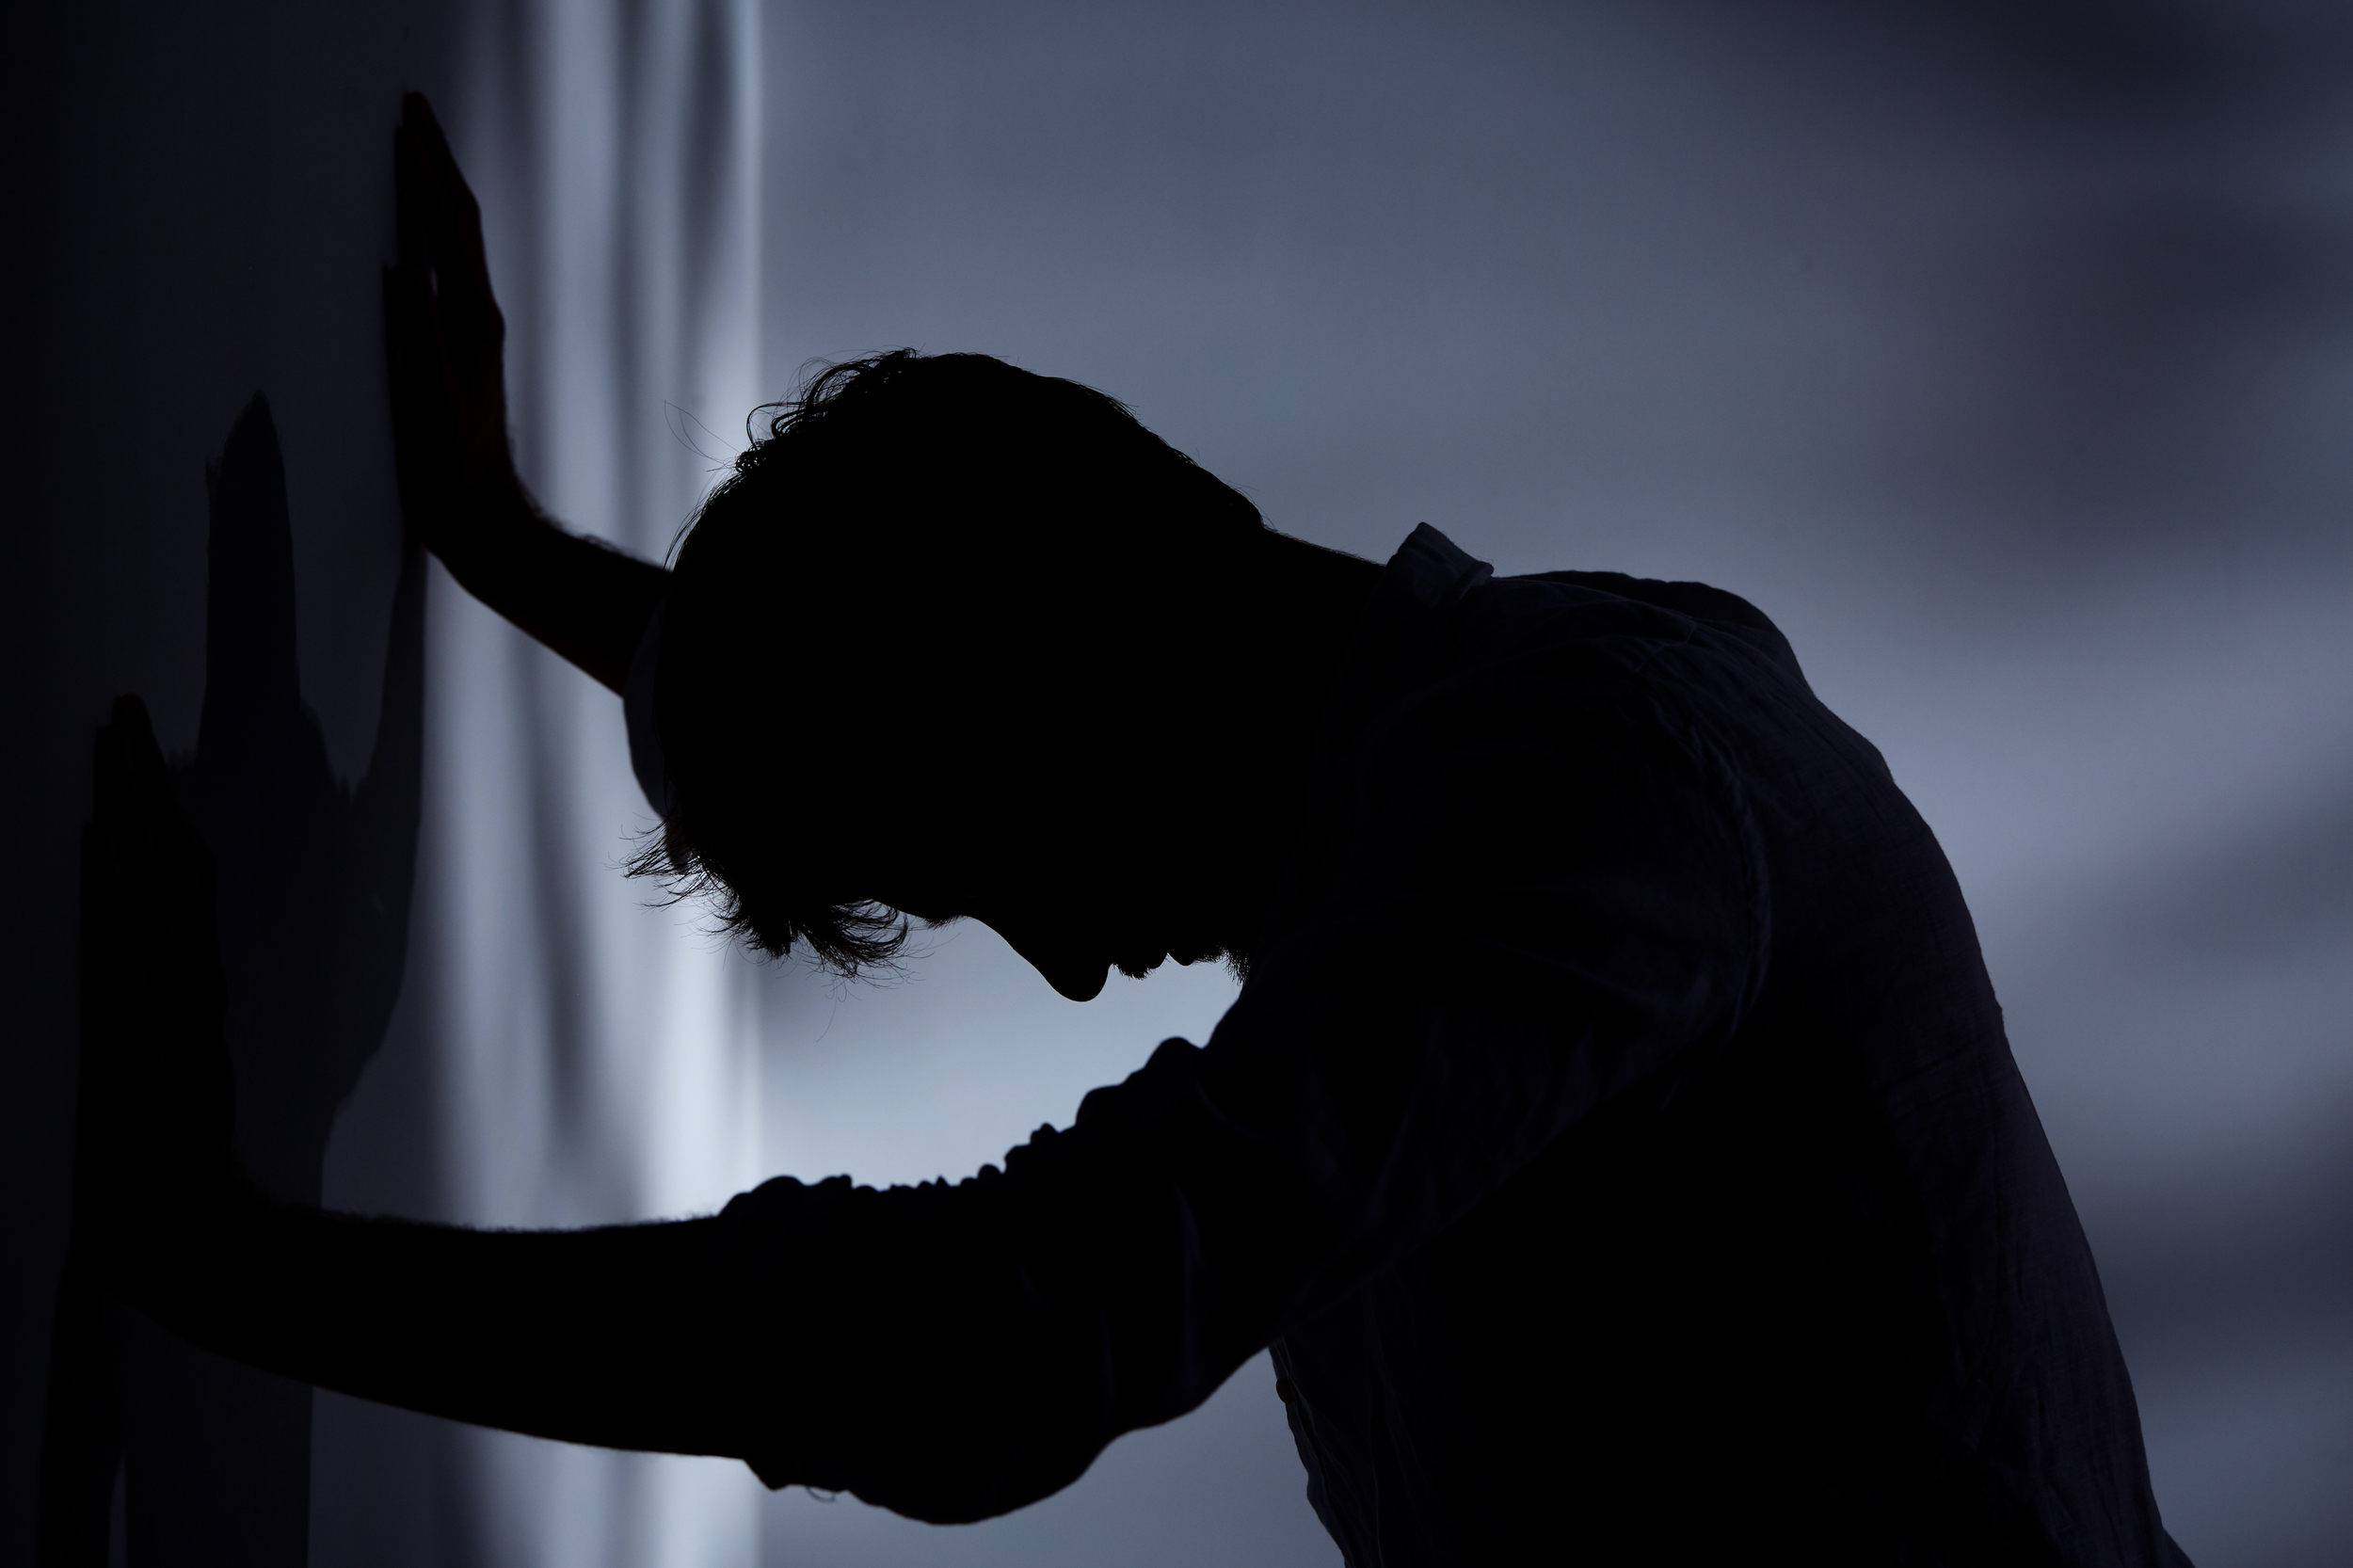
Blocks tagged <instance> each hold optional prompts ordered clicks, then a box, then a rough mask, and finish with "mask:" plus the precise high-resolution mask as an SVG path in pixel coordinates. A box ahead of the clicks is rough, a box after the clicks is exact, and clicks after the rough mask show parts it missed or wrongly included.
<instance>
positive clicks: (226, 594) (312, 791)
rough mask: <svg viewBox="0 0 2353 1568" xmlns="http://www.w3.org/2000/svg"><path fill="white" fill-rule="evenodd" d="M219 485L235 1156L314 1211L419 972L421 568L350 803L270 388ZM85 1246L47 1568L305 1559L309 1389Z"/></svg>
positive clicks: (219, 821) (222, 789) (60, 1319)
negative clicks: (317, 707)
mask: <svg viewBox="0 0 2353 1568" xmlns="http://www.w3.org/2000/svg"><path fill="white" fill-rule="evenodd" d="M207 478H208V480H209V488H210V490H211V497H212V535H211V546H210V551H209V557H208V563H207V584H206V599H205V640H204V707H203V716H202V718H201V720H200V725H199V728H198V731H197V748H196V755H195V757H194V758H193V759H192V760H184V761H183V762H181V763H180V764H179V765H177V766H176V767H175V769H174V776H175V778H176V780H177V782H178V784H179V786H180V792H181V798H182V800H183V802H184V804H185V806H186V807H187V809H188V813H189V815H190V817H191V818H192V819H193V821H194V822H195V824H196V826H197V829H198V831H199V832H200V833H201V834H202V835H203V837H204V840H205V841H206V842H207V843H208V844H210V845H211V847H212V850H213V854H214V856H215V858H216V860H217V861H218V863H219V871H220V883H219V887H220V905H219V907H220V936H221V957H222V962H223V965H224V968H225V969H226V971H227V976H228V982H229V998H230V1002H229V1009H230V1010H229V1020H228V1032H229V1043H230V1049H231V1054H232V1059H233V1060H234V1062H235V1064H236V1074H237V1120H236V1145H237V1154H238V1157H239V1158H240V1159H241V1160H243V1161H244V1164H245V1168H246V1170H247V1171H248V1173H249V1174H250V1175H251V1176H252V1177H253V1179H254V1180H255V1181H256V1182H258V1183H259V1184H260V1185H261V1186H262V1187H263V1188H264V1190H265V1191H267V1192H270V1193H272V1194H274V1195H275V1196H277V1197H280V1198H282V1199H285V1200H288V1201H290V1202H296V1203H305V1204H316V1203H317V1202H318V1201H319V1189H320V1180H321V1173H322V1169H323V1165H324V1160H325V1155H326V1149H327V1139H328V1132H329V1131H330V1130H331V1129H332V1128H333V1125H334V1120H335V1113H336V1112H337V1110H338V1109H339V1108H340V1107H341V1106H342V1104H343V1102H344V1099H345V1098H346V1097H347V1096H349V1095H350V1093H351V1091H352V1089H353V1087H354V1086H355V1085H356V1084H357V1083H358V1081H359V1079H360V1071H361V1069H362V1068H364V1067H365V1066H366V1064H367V1063H368V1060H369V1058H370V1057H372V1056H373V1055H374V1054H375V1053H376V1048H377V1047H378V1046H379V1045H380V1044H381V1043H382V1042H383V1038H384V1032H385V1027H386V1025H387V1024H388V1022H389V1021H390V1019H391V1017H392V1004H393V1002H394V1000H396V999H397V997H398V995H399V991H400V982H401V971H402V968H403V965H404V963H405V961H406V958H407V952H408V900H409V892H410V888H411V887H412V885H413V882H414V878H415V868H416V842H417V819H418V810H419V800H420V784H421V781H422V779H421V774H422V761H423V743H424V557H423V555H422V554H421V552H418V551H417V550H416V549H415V548H414V547H411V548H410V549H409V550H408V552H406V554H405V555H404V557H403V559H402V564H401V573H400V581H399V585H398V587H397V588H396V589H395V591H394V594H393V600H392V635H391V642H390V647H389V648H388V650H387V654H386V658H385V664H384V684H383V703H382V710H381V712H380V715H379V717H378V720H377V724H376V748H375V755H374V757H373V759H372V760H371V761H370V763H369V765H368V772H367V776H366V779H365V781H364V782H362V783H361V784H360V786H359V788H358V789H357V790H356V791H354V790H349V789H346V788H345V787H344V785H343V784H342V783H340V782H339V781H338V780H337V779H336V778H335V776H334V774H333V772H332V771H331V769H330V768H329V766H328V756H327V747H326V744H325V742H324V740H323V738H322V736H321V734H320V732H319V726H318V720H317V718H316V717H315V716H314V715H313V714H312V712H310V711H309V710H308V709H306V708H305V707H304V706H303V705H302V698H301V692H300V677H299V670H298V667H297V663H296V650H295V582H294V550H293V537H292V533H291V529H290V527H289V523H288V519H287V512H286V479H285V467H284V464H283V461H282V460H281V458H280V452H279V446H278V432H277V428H276V426H275V425H274V424H273V423H272V422H271V419H270V413H269V406H268V404H267V403H266V402H265V401H264V399H263V398H262V397H261V396H260V395H258V394H257V395H256V396H255V397H254V399H253V401H252V402H251V403H250V404H248V406H247V408H246V409H245V412H244V413H243V414H242V415H241V416H239V418H238V420H237V423H236V425H235V427H234V428H233V429H232V430H231V432H230V435H229V440H228V443H227V445H226V446H225V447H224V448H223V449H222V451H221V456H220V459H219V461H218V462H217V463H215V464H213V465H210V468H209V471H208V473H207ZM78 1240H79V1238H78V1237H77V1242H78ZM84 1251H85V1249H84V1248H83V1247H81V1246H80V1245H76V1246H74V1247H72V1249H71V1251H70V1255H69V1260H68V1264H67V1271H66V1277H65V1280H64V1281H63V1283H62V1284H61V1286H60V1288H59V1293H58V1295H59V1299H58V1304H57V1314H56V1327H55V1330H54V1331H53V1337H52V1344H51V1368H50V1390H49V1416H48V1423H47V1431H46V1433H45V1437H44V1451H43V1455H42V1477H41V1498H40V1512H41V1518H40V1538H41V1540H40V1556H41V1560H42V1562H43V1563H44V1565H57V1568H62V1565H66V1564H72V1565H75V1568H82V1565H88V1568H97V1565H99V1564H103V1563H105V1562H106V1561H108V1560H109V1551H110V1537H114V1539H113V1541H112V1542H111V1548H112V1550H113V1552H115V1553H117V1554H120V1555H118V1556H116V1557H115V1559H114V1560H117V1561H120V1560H124V1559H125V1558H127V1560H128V1561H129V1563H130V1564H132V1565H134V1568H189V1565H193V1564H210V1563H222V1564H235V1565H237V1568H299V1565H300V1564H302V1563H303V1562H304V1560H305V1559H306V1556H307V1553H308V1546H309V1533H310V1481H311V1390H310V1389H309V1388H308V1387H306V1386H304V1385H302V1384H295V1383H289V1382H287V1381H285V1380H283V1379H280V1378H275V1377H271V1376H269V1375H268V1374H266V1373H263V1372H258V1371H254V1370H252V1369H251V1368H246V1367H242V1366H238V1365H236V1364H234V1363H232V1362H228V1361H224V1360H222V1359H220V1358H219V1357H217V1356H215V1355H212V1354H209V1353H208V1352H202V1351H199V1350H197V1349H195V1348H194V1347H192V1346H189V1345H187V1344H184V1343H183V1342H182V1341H180V1340H179V1339H177V1338H175V1337H173V1336H171V1335H169V1334H167V1333H165V1332H164V1331H163V1330H161V1329H159V1328H156V1327H155V1326H154V1325H153V1324H152V1323H150V1322H148V1321H147V1320H145V1319H144V1318H142V1317H140V1316H139V1315H138V1314H136V1312H132V1311H129V1310H127V1309H124V1308H120V1307H118V1306H116V1305H115V1304H112V1303H111V1302H110V1301H108V1300H107V1299H106V1297H105V1295H104V1290H103V1288H101V1287H100V1286H99V1284H98V1282H97V1280H96V1278H95V1277H94V1270H92V1269H91V1268H90V1267H88V1266H87V1264H86V1262H85V1261H84V1259H83V1256H82V1255H83V1253H84ZM118 1472H119V1473H120V1487H121V1492H120V1505H121V1512H120V1525H119V1526H118V1525H116V1524H115V1523H114V1522H113V1517H112V1516H113V1514H114V1509H115V1504H116V1501H117V1498H116V1495H115V1488H116V1485H117V1478H118ZM118 1530H119V1531H120V1534H119V1536H118V1535H117V1534H116V1532H117V1531H118Z"/></svg>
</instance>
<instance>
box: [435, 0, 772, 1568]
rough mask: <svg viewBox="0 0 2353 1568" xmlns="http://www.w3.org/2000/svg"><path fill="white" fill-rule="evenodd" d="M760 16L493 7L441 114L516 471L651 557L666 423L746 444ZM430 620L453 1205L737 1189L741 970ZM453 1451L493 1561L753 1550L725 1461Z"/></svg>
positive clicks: (563, 673)
mask: <svg viewBox="0 0 2353 1568" xmlns="http://www.w3.org/2000/svg"><path fill="white" fill-rule="evenodd" d="M757 30H758V17H757V11H756V9H755V8H754V7H753V6H752V5H751V4H750V3H749V0H696V3H693V4H681V5H676V6H652V5H631V4H617V3H603V4H567V5H558V4H537V3H532V0H519V3H514V4H505V5H492V6H488V7H485V8H482V9H481V10H480V11H479V12H477V13H476V17H475V22H474V35H473V37H472V40H470V46H469V49H468V57H467V62H466V83H465V87H464V88H463V91H462V94H461V101H460V102H459V103H458V104H454V105H452V107H453V108H454V109H455V110H456V113H455V114H454V115H453V120H455V122H456V128H457V141H458V147H457V151H458V154H459V157H460V159H461V160H462V161H463V162H464V163H465V165H466V167H467V169H468V171H469V174H470V175H471V176H472V179H473V181H474V183H475V186H476V189H477V192H478V194H479V195H480V197H481V200H482V205H483V210H484V216H485V223H486V230H487V237H488V244H489V248H490V258H491V270H492V274H493V277H494V280H495V281H496V283H497V286H498V290H499V295H500V299H501V303H502V305H503V307H504V310H505V312H506V316H507V323H508V340H507V355H508V376H509V389H510V397H511V401H512V413H513V420H514V428H515V432H516V437H517V449H518V456H519V458H520V463H521V467H522V470H523V473H524V477H525V479H526V481H527V482H528V483H529V484H530V485H531V486H532V487H533V488H534V490H535V491H536V494H537V495H538V496H539V498H540V500H541V501H542V503H543V504H545V505H546V506H547V507H548V508H549V510H550V511H552V513H553V514H554V515H555V516H557V517H558V518H561V519H562V520H565V522H566V523H568V525H569V526H571V527H572V528H574V529H576V530H580V531H584V532H588V533H594V534H597V535H599V536H602V537H604V538H606V539H609V540H611V541H613V542H614V543H616V544H618V545H621V546H622V547H624V548H626V549H629V550H631V551H632V552H636V553H638V554H641V555H647V556H651V557H655V558H659V557H661V556H662V555H663V553H664V552H665V551H666V549H667V547H668V546H669V544H670V541H671V539H672V536H674V535H675V533H676V531H677V529H678V528H679V526H680V523H681V522H682V521H683V520H685V519H686V518H687V517H688V516H689V515H690V513H691V511H692V509H693V507H694V505H695V504H696V501H697V499H698V498H699V496H700V495H701V493H702V491H703V490H704V489H705V488H708V486H709V484H710V483H711V481H712V478H713V477H714V473H713V469H714V461H713V458H714V456H715V457H717V458H719V459H724V458H725V457H726V456H731V454H732V446H728V448H726V449H725V450H720V449H719V448H718V447H717V445H716V444H715V443H714V440H713V439H712V437H710V436H707V435H700V436H697V437H696V440H698V442H699V444H700V446H701V447H702V449H703V450H702V451H701V452H699V453H698V452H697V451H696V450H694V449H693V448H691V447H690V446H689V445H687V444H686V443H685V441H683V440H680V431H687V432H693V431H696V428H697V426H698V425H701V426H711V427H715V428H717V429H719V430H723V431H724V430H729V429H740V423H738V422H740V421H741V419H742V416H743V413H744V410H745V409H747V408H750V407H751V406H752V404H753V403H754V402H756V401H757V400H758V385H757V378H758V375H759V370H758V344H759V329H758V328H759V317H758V301H759V293H758V289H757V286H756V283H757V279H758V270H759V269H758V255H757V250H756V247H757V243H758V234H759V224H758V222H757V206H756V202H757V193H758V189H759V185H758V177H759V168H758V164H757V156H758V148H759V128H758V113H759V91H758V87H759V80H758V78H759V69H760V50H759V47H758V36H757ZM681 413H682V414H684V415H691V416H692V418H691V419H686V418H681V417H680V414H681ZM443 586H444V589H446V588H447V584H443ZM432 634H433V638H434V643H433V651H432V659H433V669H434V675H433V680H434V690H433V693H432V701H431V712H432V714H433V724H434V735H433V743H434V744H433V759H432V762H431V776H430V779H429V782H428V791H429V793H428V797H427V806H426V814H427V817H428V819H429V820H430V821H431V822H432V823H433V824H434V825H433V827H432V828H430V829H428V835H427V837H428V840H429V849H428V852H427V853H428V857H429V864H428V870H427V873H426V874H427V879H428V883H429V886H430V890H431V893H432V894H433V898H432V901H431V903H430V904H425V903H424V902H423V901H421V908H424V909H425V910H427V911H429V912H428V913H427V914H426V915H425V916H424V920H422V921H421V929H420V931H419V934H418V956H419V963H420V967H424V966H430V968H431V970H432V973H431V974H430V977H429V978H427V979H425V984H424V989H423V994H425V995H430V996H431V997H433V998H434V999H436V1002H435V1005H436V1011H437V1015H438V1016H436V1017H435V1019H434V1020H433V1025H432V1032H433V1033H434V1035H435V1038H436V1041H437V1049H438V1052H439V1055H440V1071H439V1074H438V1077H439V1081H440V1085H441V1100H440V1105H439V1107H438V1109H437V1114H438V1117H439V1123H440V1125H439V1127H438V1128H437V1131H438V1135H439V1144H440V1150H441V1158H442V1167H443V1168H442V1173H441V1175H442V1181H443V1186H444V1192H446V1194H447V1211H448V1213H449V1215H450V1217H451V1218H454V1219H456V1220H459V1221H463V1222H466V1223H471V1224H491V1225H577V1224H598V1223H612V1222H616V1221H625V1220H632V1219H643V1218H654V1217H660V1216H667V1215H678V1214H683V1213H691V1212H696V1211H708V1210H710V1209H711V1208H715V1207H716V1206H717V1205H718V1204H720V1203H723V1202H724V1201H725V1200H726V1199H727V1197H728V1195H729V1194H730V1193H732V1192H737V1191H739V1190H741V1189H742V1188H744V1187H745V1186H747V1185H749V1184H750V1183H751V1182H752V1181H753V1180H755V1179H757V1176H758V1142H759V1127H758V1107H759V1096H758V1094H757V1036H758V1027H757V1026H758V1018H757V992H756V989H755V988H754V987H753V986H752V984H750V979H749V976H748V973H747V970H746V966H744V964H743V963H742V962H741V961H740V960H738V959H735V958H733V957H731V956H729V955H728V954H727V953H726V952H723V951H722V950H721V949H720V947H719V946H718V944H717V943H715V942H714V941H713V940H712V939H711V938H710V937H708V936H705V935H703V934H702V933H701V932H700V931H699V929H698V928H697V927H696V923H695V922H694V920H692V919H691V917H690V916H689V915H688V914H686V913H685V912H681V911H676V910H666V909H661V908H656V907H652V906H650V904H651V899H652V896H653V890H652V889H650V888H648V887H647V886H645V885H643V884H633V883H631V882H628V881H627V880H625V879H624V878H623V877H622V876H621V875H620V874H619V872H618V870H617V867H618V864H619V862H620V861H621V860H623V859H624V858H625V857H626V856H627V855H628V853H629V852H630V850H631V847H632V837H633V836H634V835H636V834H639V833H642V832H644V831H645V830H647V829H648V828H649V827H650V826H651V825H652V818H651V816H650V814H649V813H648V809H647V807H646V805H645V803H644V801H643V800H642V799H641V798H640V797H639V795H638V793H637V789H636V785H635V783H634V782H633V780H632V778H631V776H630V771H629V766H628V761H627V751H626V747H625V744H624V742H623V737H622V727H621V714H620V705H619V703H618V702H617V701H616V700H615V699H614V698H613V697H612V696H611V695H610V694H609V693H607V692H605V691H603V690H602V689H601V688H600V687H598V686H596V685H595V684H594V683H593V682H591V681H589V680H587V679H586V678H584V677H583V676H581V675H580V674H579V673H578V672H576V671H574V670H572V669H570V668H569V667H568V666H566V665H564V664H561V663H560V662H559V661H557V660H556V659H555V658H553V657H552V655H550V654H548V653H547V652H545V651H544V650H543V649H540V648H536V647H535V646H533V645H531V644H529V643H528V642H527V641H525V640H524V639H523V638H522V637H521V636H520V634H519V633H517V632H514V631H513V630H512V629H511V628H509V627H507V626H505V625H504V624H503V623H501V622H499V621H498V620H497V619H496V618H495V617H494V616H491V615H490V614H489V613H488V611H486V610H484V609H483V608H482V607H481V606H479V605H476V604H473V603H472V602H471V601H468V600H465V599H464V597H463V596H462V595H461V594H458V593H456V592H454V591H443V592H442V593H441V594H440V599H439V600H438V601H437V602H436V604H435V607H434V624H433V633H432ZM421 978H424V977H421ZM584 1375H593V1372H592V1370H591V1369H588V1368H584ZM456 1441H457V1442H458V1443H459V1444H460V1453H461V1456H462V1457H461V1459H460V1463H459V1464H458V1465H457V1466H456V1468H457V1470H458V1471H459V1472H460V1474H461V1475H462V1476H464V1477H465V1478H466V1479H465V1480H464V1482H463V1483H462V1484H464V1485H466V1486H467V1487H468V1489H469V1491H470V1493H471V1496H469V1497H468V1498H467V1499H466V1506H464V1507H463V1508H462V1509H461V1510H460V1511H459V1512H460V1514H461V1516H463V1517H465V1518H468V1519H470V1520H471V1521H472V1525H471V1533H472V1537H473V1539H472V1542H471V1546H472V1551H473V1552H474V1553H475V1554H477V1555H478V1556H479V1557H481V1558H482V1559H484V1560H488V1561H493V1562H507V1561H516V1562H521V1561H553V1562H565V1563H584V1564H586V1563H614V1564H624V1563H626V1564H640V1563H645V1564H680V1565H685V1564H694V1565H696V1568H729V1565H736V1564H747V1563H749V1562H751V1561H752V1560H754V1558H755V1556H756V1554H757V1545H758V1512H757V1498H758V1488H757V1485H756V1483H755V1482H754V1481H753V1480H751V1478H750V1477H749V1476H748V1475H747V1474H746V1473H744V1471H743V1470H741V1469H740V1468H739V1467H737V1466H735V1465H733V1464H727V1463H724V1462H718V1461H696V1460H680V1459H668V1458H661V1457H654V1456H647V1455H633V1454H618V1453H610V1452H605V1451H601V1450H596V1449H588V1448H566V1447H562V1446H558V1445H552V1444H544V1443H536V1442H531V1441H528V1440H525V1439H520V1438H515V1437H510V1436H505V1435H503V1434H497V1433H488V1432H483V1433H472V1432H469V1433H466V1434H464V1435H463V1436H462V1437H460V1438H458V1439H456Z"/></svg>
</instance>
